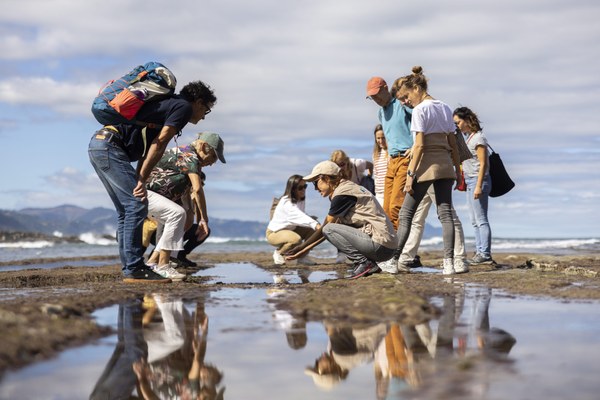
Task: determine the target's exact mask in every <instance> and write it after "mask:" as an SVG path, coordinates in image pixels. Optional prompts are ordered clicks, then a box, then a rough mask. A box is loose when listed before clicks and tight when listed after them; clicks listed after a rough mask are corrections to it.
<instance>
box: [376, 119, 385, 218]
mask: <svg viewBox="0 0 600 400" xmlns="http://www.w3.org/2000/svg"><path fill="white" fill-rule="evenodd" d="M373 135H374V137H375V144H374V145H373V180H374V181H375V198H376V199H377V201H378V202H379V204H381V205H382V206H383V192H384V189H385V174H386V173H387V166H388V152H387V142H386V141H385V135H384V134H383V126H381V124H377V126H376V127H375V130H374V131H373Z"/></svg>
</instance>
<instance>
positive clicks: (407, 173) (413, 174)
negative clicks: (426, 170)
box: [406, 169, 416, 178]
mask: <svg viewBox="0 0 600 400" xmlns="http://www.w3.org/2000/svg"><path fill="white" fill-rule="evenodd" d="M406 175H408V176H410V177H411V178H415V177H416V175H415V173H414V172H412V171H411V170H410V169H409V170H407V171H406Z"/></svg>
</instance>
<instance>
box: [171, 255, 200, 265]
mask: <svg viewBox="0 0 600 400" xmlns="http://www.w3.org/2000/svg"><path fill="white" fill-rule="evenodd" d="M171 260H172V259H171ZM176 260H177V261H178V262H179V265H181V266H182V267H186V268H188V267H197V266H198V264H197V263H195V262H193V261H192V260H190V259H189V258H187V257H186V256H182V257H177V258H176Z"/></svg>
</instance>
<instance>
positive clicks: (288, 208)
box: [267, 196, 318, 232]
mask: <svg viewBox="0 0 600 400" xmlns="http://www.w3.org/2000/svg"><path fill="white" fill-rule="evenodd" d="M317 224H318V222H317V221H316V220H315V219H314V218H312V217H310V216H309V215H306V213H305V212H304V201H298V202H297V203H292V201H291V200H290V198H289V197H288V196H283V197H282V198H281V199H280V200H279V203H278V204H277V207H275V211H274V212H273V218H272V219H271V222H269V226H267V229H268V230H270V231H272V232H277V231H280V230H282V229H294V228H296V227H298V226H301V227H310V228H313V229H316V228H317Z"/></svg>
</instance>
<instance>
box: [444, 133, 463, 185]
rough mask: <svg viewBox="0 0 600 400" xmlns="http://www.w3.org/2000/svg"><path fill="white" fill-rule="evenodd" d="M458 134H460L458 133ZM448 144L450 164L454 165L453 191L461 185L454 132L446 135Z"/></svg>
mask: <svg viewBox="0 0 600 400" xmlns="http://www.w3.org/2000/svg"><path fill="white" fill-rule="evenodd" d="M459 134H460V133H459ZM446 137H447V139H448V144H449V145H450V152H451V156H452V164H454V171H455V173H456V186H455V187H454V188H455V189H456V188H457V187H458V185H460V184H461V183H462V174H461V172H460V157H459V156H458V146H457V145H456V136H454V132H450V133H449V134H448V135H446Z"/></svg>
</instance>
